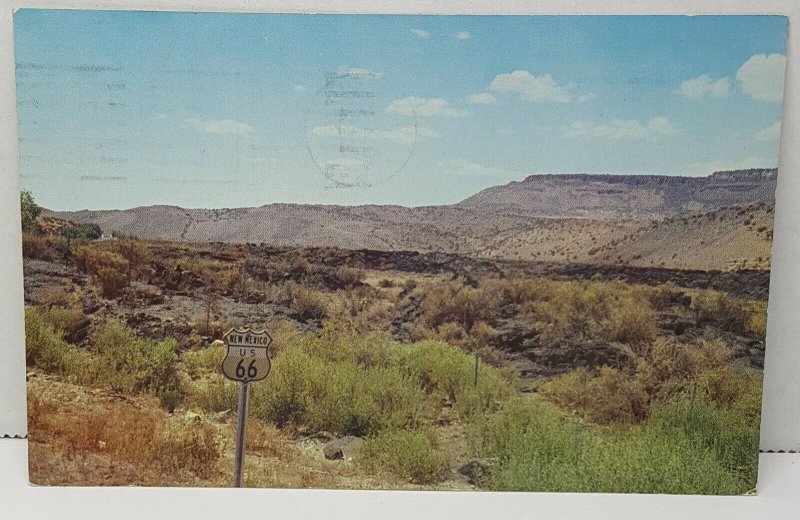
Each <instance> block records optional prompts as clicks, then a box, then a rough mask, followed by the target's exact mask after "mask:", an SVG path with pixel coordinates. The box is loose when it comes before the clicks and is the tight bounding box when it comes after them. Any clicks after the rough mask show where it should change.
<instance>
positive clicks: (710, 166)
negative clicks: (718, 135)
mask: <svg viewBox="0 0 800 520" xmlns="http://www.w3.org/2000/svg"><path fill="white" fill-rule="evenodd" d="M775 163H776V161H774V160H769V159H765V158H763V157H745V158H744V159H739V160H737V161H708V162H702V163H692V164H690V165H689V166H688V167H687V168H686V173H687V174H688V175H692V176H702V177H705V176H708V175H711V174H712V173H714V172H721V171H727V170H744V169H748V168H774V167H775Z"/></svg>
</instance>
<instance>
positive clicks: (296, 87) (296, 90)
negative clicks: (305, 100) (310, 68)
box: [294, 85, 306, 92]
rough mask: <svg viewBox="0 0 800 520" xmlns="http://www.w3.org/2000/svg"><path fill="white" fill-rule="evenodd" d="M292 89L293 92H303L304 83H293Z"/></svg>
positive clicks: (304, 89) (304, 88)
mask: <svg viewBox="0 0 800 520" xmlns="http://www.w3.org/2000/svg"><path fill="white" fill-rule="evenodd" d="M294 91H295V92H305V91H306V86H305V85H295V86H294Z"/></svg>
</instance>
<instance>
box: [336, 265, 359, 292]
mask: <svg viewBox="0 0 800 520" xmlns="http://www.w3.org/2000/svg"><path fill="white" fill-rule="evenodd" d="M332 278H334V279H335V280H336V281H337V285H338V286H339V287H338V288H341V289H352V288H353V287H357V286H359V285H361V283H362V280H363V279H364V271H362V270H361V269H355V268H352V267H338V268H336V269H335V270H334V272H333V275H332Z"/></svg>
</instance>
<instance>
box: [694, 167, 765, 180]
mask: <svg viewBox="0 0 800 520" xmlns="http://www.w3.org/2000/svg"><path fill="white" fill-rule="evenodd" d="M708 178H709V179H713V180H738V181H758V180H775V179H777V178H778V169H777V168H749V169H746V170H721V171H717V172H714V173H712V174H711V175H710V176H709V177H708Z"/></svg>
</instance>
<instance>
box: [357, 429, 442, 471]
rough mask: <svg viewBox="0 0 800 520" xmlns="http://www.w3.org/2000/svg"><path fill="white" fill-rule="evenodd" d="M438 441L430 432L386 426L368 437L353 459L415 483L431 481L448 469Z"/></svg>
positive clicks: (373, 468) (368, 468)
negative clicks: (385, 428) (378, 433)
mask: <svg viewBox="0 0 800 520" xmlns="http://www.w3.org/2000/svg"><path fill="white" fill-rule="evenodd" d="M437 444H438V443H437V442H436V438H435V436H434V435H433V432H420V431H417V430H388V431H386V432H383V433H381V434H380V435H378V436H376V437H373V438H370V439H367V441H366V442H365V443H364V444H362V445H361V447H360V448H359V450H358V453H357V454H356V457H355V461H356V463H357V464H359V465H360V466H362V467H363V468H364V469H366V470H367V471H379V472H380V471H382V472H387V473H390V474H393V475H395V476H397V477H399V478H401V479H403V480H406V481H408V482H412V483H414V484H431V483H434V482H438V481H440V480H442V479H443V478H444V476H445V475H446V472H447V469H448V468H447V461H446V459H445V457H444V455H443V454H442V453H440V451H439V450H438V446H437Z"/></svg>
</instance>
